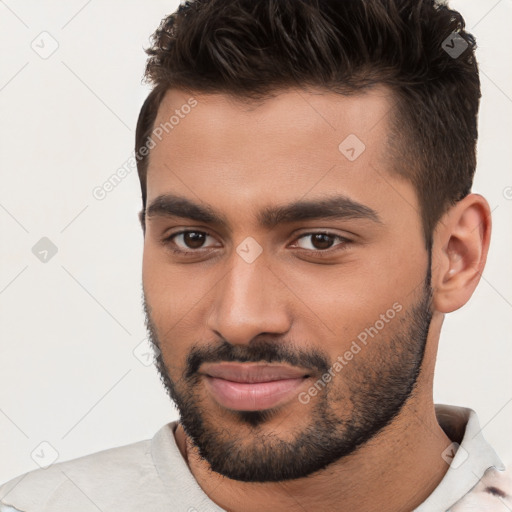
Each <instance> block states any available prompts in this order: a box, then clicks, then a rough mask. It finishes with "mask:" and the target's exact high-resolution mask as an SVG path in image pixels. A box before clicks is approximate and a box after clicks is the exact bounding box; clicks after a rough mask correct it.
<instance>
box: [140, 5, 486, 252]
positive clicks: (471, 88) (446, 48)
mask: <svg viewBox="0 0 512 512" xmlns="http://www.w3.org/2000/svg"><path fill="white" fill-rule="evenodd" d="M464 27H465V22H464V19H463V18H462V16H461V15H460V14H459V13H458V12H456V11H454V10H451V9H449V8H448V7H447V6H446V5H445V4H444V3H439V2H436V0H188V1H186V2H185V3H182V4H181V5H180V6H179V8H178V9H177V11H176V12H175V13H173V14H171V15H170V16H168V17H166V18H164V19H163V20H162V22H161V24H160V26H159V28H158V29H157V30H156V32H155V33H154V34H153V36H152V46H151V47H150V48H148V49H147V50H146V52H147V54H148V55H149V59H148V62H147V65H146V71H145V77H146V80H147V81H148V82H149V83H151V84H152V85H153V86H154V87H153V90H152V91H151V93H150V94H149V96H148V98H147V99H146V101H145V103H144V105H143V106H142V109H141V111H140V115H139V119H138V122H137V130H136V147H135V149H136V155H137V166H138V173H139V179H140V183H141V190H142V202H143V208H144V209H145V207H146V174H147V168H148V158H149V155H145V156H140V150H141V148H143V147H144V146H145V144H146V142H147V140H148V137H150V135H151V133H152V130H153V125H154V122H155V118H156V115H157V111H158V107H159V105H160V102H161V100H162V98H163V97H164V95H165V93H166V92H167V90H169V89H171V88H176V89H181V90H184V91H188V92H190V93H192V94H193V93H224V94H230V95H233V96H236V97H237V98H238V99H240V100H244V101H247V102H258V101H262V100H264V99H265V98H269V97H271V96H272V94H273V93H274V92H277V91H279V90H283V89H286V88H289V87H303V88H307V87H308V86H311V87H314V88H317V89H318V88H321V89H326V90H328V91H331V92H337V93H340V94H343V95H349V94H356V93H358V92H361V91H362V90H364V89H366V88H370V87H372V86H374V85H377V84H382V85H385V86H388V87H389V88H390V89H391V90H392V91H393V93H394V98H395V99H396V103H395V108H394V109H393V112H392V127H393V128H392V132H391V133H390V134H389V137H388V143H389V147H390V152H391V153H390V154H391V155H392V156H393V157H394V158H393V162H394V165H393V169H394V171H396V172H398V173H399V174H400V175H402V176H404V177H406V178H407V179H409V180H410V181H411V182H412V184H413V185H414V187H415V190H416V191H417V194H418V199H419V203H420V207H421V212H420V213H421V217H422V222H423V230H424V236H425V241H426V244H427V247H428V248H430V246H431V241H432V233H433V230H434V228H435V226H436V224H437V222H438V221H439V219H440V217H441V216H442V214H443V213H444V212H445V211H446V210H447V209H448V208H449V207H450V206H451V205H453V204H455V203H456V202H457V201H459V200H460V199H462V198H463V197H465V196H466V195H467V194H468V193H469V192H470V190H471V186H472V182H473V175H474V172H475V167H476V139H477V135H478V133H477V116H478V107H479V100H480V96H481V93H480V80H479V75H478V66H477V62H476V59H475V55H474V50H475V48H476V43H475V39H474V37H473V36H472V35H471V34H469V33H467V32H465V31H464ZM456 44H457V45H458V46H457V48H459V53H460V54H459V55H456V54H454V53H453V52H450V48H455V47H456ZM460 49H462V50H463V51H460ZM146 152H147V151H146Z"/></svg>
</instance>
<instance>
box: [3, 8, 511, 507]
mask: <svg viewBox="0 0 512 512" xmlns="http://www.w3.org/2000/svg"><path fill="white" fill-rule="evenodd" d="M474 48H475V41H474V38H473V37H472V36H471V35H470V34H468V33H467V32H465V31H464V21H463V19H462V17H461V16H460V14H458V13H457V12H455V11H451V10H449V9H448V7H446V6H445V5H441V4H436V3H434V2H433V1H432V0H430V1H428V0H410V1H406V0H366V1H363V0H359V1H353V2H341V1H336V0H322V1H313V0H261V1H260V0H258V1H255V0H230V1H225V0H209V1H208V0H201V1H193V2H187V3H186V4H184V5H181V6H180V7H179V9H178V10H177V12H176V13H175V14H173V15H171V16H169V17H168V18H166V19H164V20H163V21H162V24H161V25H160V27H159V29H158V30H157V31H156V33H155V35H154V39H153V45H152V47H151V48H150V49H149V50H148V54H149V55H150V59H149V61H148V65H147V69H146V75H147V78H148V79H149V80H150V81H151V83H152V84H153V86H154V88H153V90H152V92H151V93H150V95H149V97H148V99H147V100H146V102H145V103H144V105H143V107H142V110H141V113H140V116H139V122H138V125H137V135H136V157H137V160H138V170H139V177H140V182H141V189H142V200H143V209H142V212H141V216H140V219H141V223H142V229H143V232H144V263H143V285H144V308H145V312H146V319H147V327H148V332H149V336H150V339H151V341H152V343H153V344H154V346H155V348H156V354H157V359H156V360H157V367H158V370H159V372H160V375H161V379H162V381H163V383H164V385H165V387H166V389H167V391H168V393H169V395H170V397H171V398H172V400H173V401H174V402H175V403H176V404H177V406H178V408H179V412H180V420H179V421H176V422H172V423H170V424H168V425H165V426H164V427H162V429H160V430H159V431H158V432H157V434H156V435H155V437H154V438H153V439H152V440H148V441H141V442H139V443H135V444H132V445H128V446H125V447H119V448H113V449H111V450H107V451H103V452H100V453H96V454H92V455H88V456H85V457H82V458H79V459H75V460H72V461H68V462H63V463H59V464H55V465H53V466H51V467H50V468H48V469H46V470H38V471H34V472H31V473H28V474H25V475H21V476H19V477H17V478H15V479H13V480H11V481H10V482H7V483H6V484H4V485H3V486H2V487H1V488H0V500H1V501H2V503H3V508H0V510H2V511H4V512H6V511H13V510H19V511H22V512H33V511H36V510H37V511H52V512H60V511H62V512H64V511H66V512H67V511H70V510H73V511H79V512H82V511H89V510H91V511H92V510H96V511H97V510H101V511H104V512H106V511H113V510H119V511H123V512H128V511H135V510H137V511H139V510H145V511H153V510H154V511H160V510H173V511H188V512H194V511H213V510H215V511H222V510H226V511H233V512H253V511H269V512H274V511H281V510H290V511H316V510H327V511H361V512H362V511H364V512H368V511H379V512H388V511H411V510H417V511H426V512H433V511H446V510H449V509H453V510H475V507H477V506H481V507H482V509H483V507H484V506H486V507H487V506H488V505H478V504H479V503H480V504H482V503H490V505H489V506H490V507H491V508H489V510H507V509H509V510H510V506H511V505H512V502H511V501H510V500H511V496H510V494H511V486H510V480H509V477H508V476H507V475H506V474H505V473H504V472H503V470H504V466H503V463H502V462H501V460H500V459H499V457H498V456H497V455H496V453H495V452H494V450H493V449H492V448H491V447H490V446H489V445H488V444H487V443H486V441H485V440H484V439H483V437H482V434H481V432H480V427H479V424H478V419H477V416H476V413H475V412H474V411H472V410H471V409H466V408H460V407H454V406H446V405H436V406H435V405H434V403H433V396H432V383H433V375H434V365H435V357H436V352H437V345H438V341H439V335H440V330H441V326H442V323H443V318H444V315H445V314H446V313H449V312H451V311H454V310H456V309H458V308H460V307H461V306H463V305H464V304H465V303H466V302H467V301H468V300H469V298H470V297H471V295H472V293H473V291H474V290H475V288H476V286H477V284H478V281H479V279H480V276H481V273H482V271H483V268H484V265H485V261H486V256H487V251H488V247H489V240H490V231H491V220H490V209H489V205H488V203H487V201H486V200H485V199H484V198H483V197H482V196H480V195H477V194H473V193H471V185H472V180H473V174H474V170H475V165H476V161H475V143H476V138H477V124H476V123H477V113H478V103H479V98H480V84H479V78H478V69H477V64H476V60H475V57H474ZM465 503H466V505H467V506H466V505H465ZM469 507H471V508H469Z"/></svg>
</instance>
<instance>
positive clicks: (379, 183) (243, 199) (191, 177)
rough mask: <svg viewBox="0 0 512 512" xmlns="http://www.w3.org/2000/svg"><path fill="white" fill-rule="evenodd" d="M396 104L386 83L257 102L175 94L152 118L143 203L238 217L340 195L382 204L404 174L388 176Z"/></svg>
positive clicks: (170, 93)
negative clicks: (173, 200) (171, 202)
mask: <svg viewBox="0 0 512 512" xmlns="http://www.w3.org/2000/svg"><path fill="white" fill-rule="evenodd" d="M392 107H393V98H392V95H391V93H390V91H389V90H388V89H387V88H385V87H376V88H374V89H372V90H368V91H367V92H365V93H364V94H354V95H351V96H342V95H340V94H336V93H332V92H326V91H320V90H313V89H310V90H308V91H306V90H302V89H288V90H285V91H282V92H280V93H279V94H277V95H276V96H275V97H272V98H269V99H267V100H265V101H263V102H261V103H259V104H252V105H251V104H247V103H243V102H240V101H237V100H236V99H235V98H234V97H232V96H230V95H225V94H195V95H191V94H188V93H186V92H184V91H180V90H175V89H172V90H169V91H168V92H167V94H166V96H165V97H164V99H163V101H162V103H161V105H160V108H159V111H158V114H157V118H156V121H155V124H154V132H153V133H155V131H156V130H159V137H156V138H155V137H153V139H154V142H155V143H156V144H155V146H154V147H153V149H152V150H151V153H150V158H149V166H148V175H147V203H148V204H150V203H151V201H152V200H153V199H155V198H156V197H158V196H160V195H162V194H166V193H169V194H170V193H172V194H176V195H180V196H183V197H188V198H190V199H192V200H194V201H195V202H198V203H200V202H204V203H208V204H210V205H215V206H219V209H220V208H229V209H231V212H234V211H238V212H239V213H240V215H242V211H246V210H251V211H253V212H255V211H257V210H259V207H258V206H264V205H268V204H269V203H272V202H273V203H281V204H282V203H286V202H291V201H292V200H295V201H296V200H298V199H301V198H303V199H308V198H310V197H311V198H313V197H315V198H317V197H319V196H321V195H325V194H329V195H331V194H332V193H334V192H337V193H339V194H343V195H345V196H347V197H350V198H352V199H354V200H356V201H358V202H361V203H363V204H369V203H373V206H372V207H373V209H375V210H378V209H379V202H382V200H383V197H382V195H383V192H387V193H388V198H387V199H388V200H389V199H391V198H390V197H389V191H390V187H389V182H390V180H393V179H395V180H396V179H398V178H397V177H394V178H393V177H391V176H390V175H389V173H388V172H387V171H388V170H389V167H390V165H391V163H390V159H389V157H388V151H387V136H388V132H389V115H390V112H391V110H392ZM402 185H406V186H408V184H401V185H400V186H402ZM397 186H398V185H397ZM409 192H410V191H409ZM412 200H413V201H414V199H413V198H412Z"/></svg>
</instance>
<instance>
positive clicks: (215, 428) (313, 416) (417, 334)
mask: <svg viewBox="0 0 512 512" xmlns="http://www.w3.org/2000/svg"><path fill="white" fill-rule="evenodd" d="M429 260H430V258H429ZM430 281H431V274H430V261H429V266H428V272H427V276H426V278H425V280H424V282H423V287H422V290H421V296H420V298H419V299H418V300H417V302H415V303H414V304H413V305H412V306H410V307H409V308H408V309H407V310H405V311H404V313H403V316H401V318H396V319H394V320H391V323H390V324H389V325H387V326H386V327H384V329H383V331H382V332H380V333H379V335H378V337H376V338H375V339H372V340H371V341H370V342H369V344H368V346H365V347H363V348H362V350H361V352H362V353H364V352H366V357H365V355H363V354H361V355H356V356H355V357H354V358H353V359H352V360H351V361H350V362H349V363H348V364H347V365H346V367H344V368H343V369H342V370H341V373H339V374H338V375H337V376H336V377H334V378H333V379H332V380H331V381H330V382H328V383H326V384H325V387H324V389H323V390H322V391H321V392H319V393H318V395H316V396H315V397H314V399H312V400H311V402H310V405H311V407H310V408H309V409H308V411H309V417H308V416H306V414H305V413H304V412H303V411H306V409H300V408H301V407H302V408H304V407H305V406H304V405H299V403H298V402H297V403H296V404H295V405H292V403H293V402H288V403H286V404H284V405H283V406H280V407H275V408H272V409H266V410H258V411H234V410H225V415H226V418H227V417H228V416H229V417H230V418H235V419H236V420H237V423H238V425H240V427H244V428H239V429H233V428H229V427H227V426H224V425H223V421H222V420H223V418H222V416H221V415H219V413H218V412H216V413H210V414H208V411H211V403H210V404H208V407H206V406H205V405H204V403H203V400H204V397H203V396H201V392H200V391H201V389H202V378H203V377H202V376H201V375H200V374H199V373H198V372H197V371H198V369H199V368H200V366H201V365H202V364H203V363H207V362H208V363H212V362H221V361H237V362H265V363H273V362H280V363H287V364H290V365H292V366H301V367H304V368H310V369H312V370H313V371H312V372H310V374H311V375H312V374H313V373H318V375H323V374H326V373H328V371H329V368H330V367H331V366H332V362H330V360H329V356H328V355H327V354H325V353H324V352H323V351H321V350H318V349H309V350H308V351H306V350H304V349H303V348H302V349H299V348H296V347H294V346H292V345H291V344H289V343H284V342H275V341H272V339H271V338H270V337H269V336H267V337H266V338H267V339H260V338H259V337H258V339H253V340H251V343H250V344H247V345H243V346H242V345H232V344H230V343H228V342H227V341H226V340H222V342H221V343H220V344H219V343H217V344H211V345H204V344H202V345H199V344H196V345H193V346H192V347H191V349H190V351H189V354H188V356H187V359H186V363H185V369H184V370H183V373H182V375H181V377H180V378H178V379H173V378H171V376H170V375H171V373H170V371H169V368H168V366H167V365H166V363H165V361H164V359H163V355H162V354H163V351H162V343H161V341H160V340H159V339H158V336H157V332H156V328H155V324H154V322H153V320H152V318H151V314H150V308H149V307H148V304H147V301H146V298H145V296H144V310H145V313H146V326H147V330H148V337H149V340H150V342H151V343H152V344H153V346H154V347H155V348H156V349H157V350H156V351H155V352H156V354H157V355H156V358H155V364H156V367H157V370H158V372H159V374H160V379H161V381H162V383H163V385H164V387H165V388H166V390H167V393H168V394H169V396H170V398H171V399H172V400H173V401H174V402H175V404H176V406H177V408H178V411H179V413H180V422H181V424H182V426H183V429H184V431H185V432H186V434H187V436H188V437H189V438H190V439H191V441H192V442H193V444H194V445H195V447H196V448H197V450H198V452H199V455H200V456H201V457H202V458H203V459H205V460H206V461H207V463H208V464H209V466H210V468H211V469H212V470H213V471H215V472H217V473H219V474H221V475H223V476H225V477H228V478H231V479H233V480H238V481H244V482H281V481H286V480H292V479H297V478H303V477H306V476H308V475H311V474H312V473H315V472H317V471H320V470H323V469H325V468H327V467H328V466H329V465H330V464H332V463H334V462H336V461H338V460H339V459H341V458H342V457H346V456H347V455H349V454H351V453H353V452H355V451H356V450H357V449H358V448H359V447H361V446H362V445H364V444H365V443H367V442H368V441H369V440H370V439H372V438H373V437H375V436H376V435H377V434H378V433H379V432H380V431H381V430H382V429H384V427H386V426H387V425H389V424H390V423H391V422H392V421H393V419H394V418H395V417H396V416H397V415H398V414H399V413H400V411H401V410H402V408H403V406H404V404H405V403H406V402H407V400H408V399H409V398H410V397H411V395H412V394H413V392H414V389H415V386H416V382H417V379H418V376H419V374H420V370H421V367H422V363H423V357H424V354H425V347H426V343H427V336H428V331H429V327H430V321H431V319H432V313H431V301H432V288H431V283H430ZM396 324H398V325H397V326H396ZM392 327H394V328H393V332H392V333H390V334H389V335H388V336H387V337H386V338H384V337H383V334H386V333H387V332H390V331H391V329H392ZM165 344H166V345H168V346H172V341H171V340H166V341H165ZM340 346H342V345H340ZM315 381H316V379H315ZM341 381H342V382H343V386H344V387H343V389H341V387H340V386H338V387H336V384H337V383H338V382H341ZM286 407H289V408H290V411H289V412H288V413H287V414H286V410H285V408H286ZM337 410H339V411H342V412H337ZM347 411H349V414H348V415H347ZM343 412H344V413H343ZM279 415H282V416H283V418H282V421H281V423H279V425H280V424H282V423H283V422H284V421H285V420H286V419H287V418H289V417H290V416H292V421H293V416H295V417H296V418H297V421H293V429H290V432H287V435H288V439H283V438H282V437H279V435H278V433H277V431H276V428H275V425H274V428H271V427H270V426H269V423H270V422H271V421H275V419H276V418H279ZM305 418H307V419H308V421H307V423H306V424H305V426H303V427H302V428H301V429H297V425H298V424H299V421H304V419H305ZM248 428H249V429H250V431H249V433H248V434H247V433H246V435H244V432H247V431H246V429H248ZM290 436H293V437H292V438H291V439H289V437H290Z"/></svg>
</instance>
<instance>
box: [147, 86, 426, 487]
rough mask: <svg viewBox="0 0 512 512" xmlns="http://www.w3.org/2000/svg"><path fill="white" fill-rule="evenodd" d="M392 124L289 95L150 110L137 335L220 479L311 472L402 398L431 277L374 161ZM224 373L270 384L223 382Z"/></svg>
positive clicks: (349, 107) (389, 177) (374, 429)
mask: <svg viewBox="0 0 512 512" xmlns="http://www.w3.org/2000/svg"><path fill="white" fill-rule="evenodd" d="M185 105H193V107H191V108H185V107H184V106H185ZM391 108H392V98H391V97H390V94H389V92H388V91H387V90H386V89H384V88H381V89H374V90H372V91H371V92H368V93H365V94H359V95H354V96H350V97H344V96H340V95H337V94H335V93H331V92H320V91H308V92H306V91H304V90H300V91H298V90H291V89H290V90H286V91H284V92H282V93H280V94H279V95H277V96H276V97H274V98H271V99H268V100H266V101H265V102H263V103H261V104H260V105H258V106H254V105H253V106H251V107H248V106H247V105H242V104H241V103H238V102H236V101H235V100H234V99H233V98H231V97H229V96H225V95H220V94H219V95H195V96H194V98H193V99H191V97H190V96H189V95H187V94H186V93H184V92H181V91H177V90H171V91H169V92H168V93H167V95H166V97H165V99H164V101H163V103H162V104H161V106H160V109H159V113H158V116H157V120H156V122H155V129H157V128H158V127H160V126H163V125H164V123H166V122H167V123H168V124H167V130H165V129H164V130H162V129H160V131H158V132H156V131H154V133H158V136H157V137H154V138H153V139H154V142H156V144H151V145H152V146H154V147H152V149H151V154H150V161H149V167H148V175H147V208H146V231H145V240H144V260H143V261H144V263H143V285H144V301H145V303H144V306H145V310H146V316H147V325H148V332H149V336H150V339H151V341H152V342H153V343H154V344H155V346H157V347H158V349H159V351H160V355H159V356H158V358H157V367H158V369H159V372H160V374H161V378H162V381H163V382H164V384H165V386H166V388H167V390H168V392H169V394H170V396H171V398H172V399H173V400H174V401H175V403H176V404H177V406H178V409H179V412H180V417H181V423H182V425H183V427H184V430H185V432H186V433H187V435H188V436H189V438H190V439H191V440H192V441H193V443H194V444H195V446H196V447H197V448H198V450H199V453H200V455H201V456H202V457H203V458H204V459H206V461H208V463H209V464H210V466H211V468H212V469H213V470H214V471H217V472H218V473H220V474H222V475H224V476H227V477H229V478H232V479H236V480H242V481H259V482H265V481H281V480H287V479H292V478H300V477H304V476H307V475H309V474H311V473H313V472H315V471H318V470H320V469H322V468H324V467H326V466H327V465H329V464H331V463H332V462H334V461H336V460H338V459H339V458H340V457H343V456H346V455H348V454H350V453H352V452H354V450H356V449H358V447H361V446H363V445H364V444H365V443H367V442H368V441H369V440H370V439H372V438H373V437H374V436H376V435H377V434H378V433H379V432H380V431H381V430H382V429H383V428H384V427H385V426H386V425H388V424H389V423H390V422H391V421H392V420H393V418H395V417H396V415H397V414H398V413H399V412H400V411H401V409H402V407H403V406H404V404H405V403H407V400H408V399H409V398H410V396H411V392H412V391H413V390H414V389H415V386H416V385H417V381H418V375H419V373H420V370H421V367H422V362H423V354H424V349H425V344H426V342H427V334H428V329H429V324H430V320H431V313H430V302H431V288H430V261H429V254H428V253H427V251H426V249H425V244H424V240H423V237H422V227H421V218H420V214H419V206H418V200H417V197H416V193H415V191H414V188H413V186H412V185H411V184H410V183H409V182H408V181H406V180H403V179H401V178H399V177H398V175H396V174H394V173H393V172H392V165H394V164H393V162H392V161H390V159H389V158H388V156H387V155H388V154H389V151H388V147H387V135H388V131H389V125H388V116H389V112H390V109H391ZM173 115H174V116H175V118H176V119H178V117H179V120H178V121H177V122H176V119H174V120H173V121H171V122H172V127H171V128H169V126H170V125H169V119H170V118H171V116H173ZM177 116H178V117H177ZM159 139H161V140H159ZM395 165H396V164H395ZM233 364H235V365H241V366H237V367H236V369H237V370H240V371H241V372H242V373H243V370H241V369H242V368H244V369H245V368H251V371H252V370H256V374H257V370H258V369H261V367H262V366H263V365H266V366H271V367H272V368H277V366H279V371H277V373H276V374H275V375H274V376H273V377H272V378H273V379H274V382H273V383H269V382H266V384H265V383H263V382H262V381H263V380H265V379H264V378H263V377H262V375H266V377H267V381H268V380H269V374H264V373H260V374H259V378H258V377H257V376H256V377H254V375H255V374H254V373H253V374H251V375H252V377H251V378H252V380H253V381H254V382H252V383H248V382H243V383H240V382H232V380H236V379H235V377H233V379H231V377H230V374H229V370H230V369H231V370H232V369H233V368H234V367H233V366H230V365H233ZM219 368H221V370H222V369H223V370H224V373H221V374H215V375H214V373H215V370H218V369H219ZM272 368H270V372H272ZM226 370H227V371H228V374H227V375H228V378H226V373H225V372H226ZM266 370H268V368H267V369H266ZM240 371H239V373H238V374H237V375H240V374H241V373H240ZM283 372H284V373H283ZM287 372H288V373H287ZM247 375H249V373H247V374H245V376H246V377H247ZM245 380H247V379H245ZM256 381H257V383H256Z"/></svg>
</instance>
